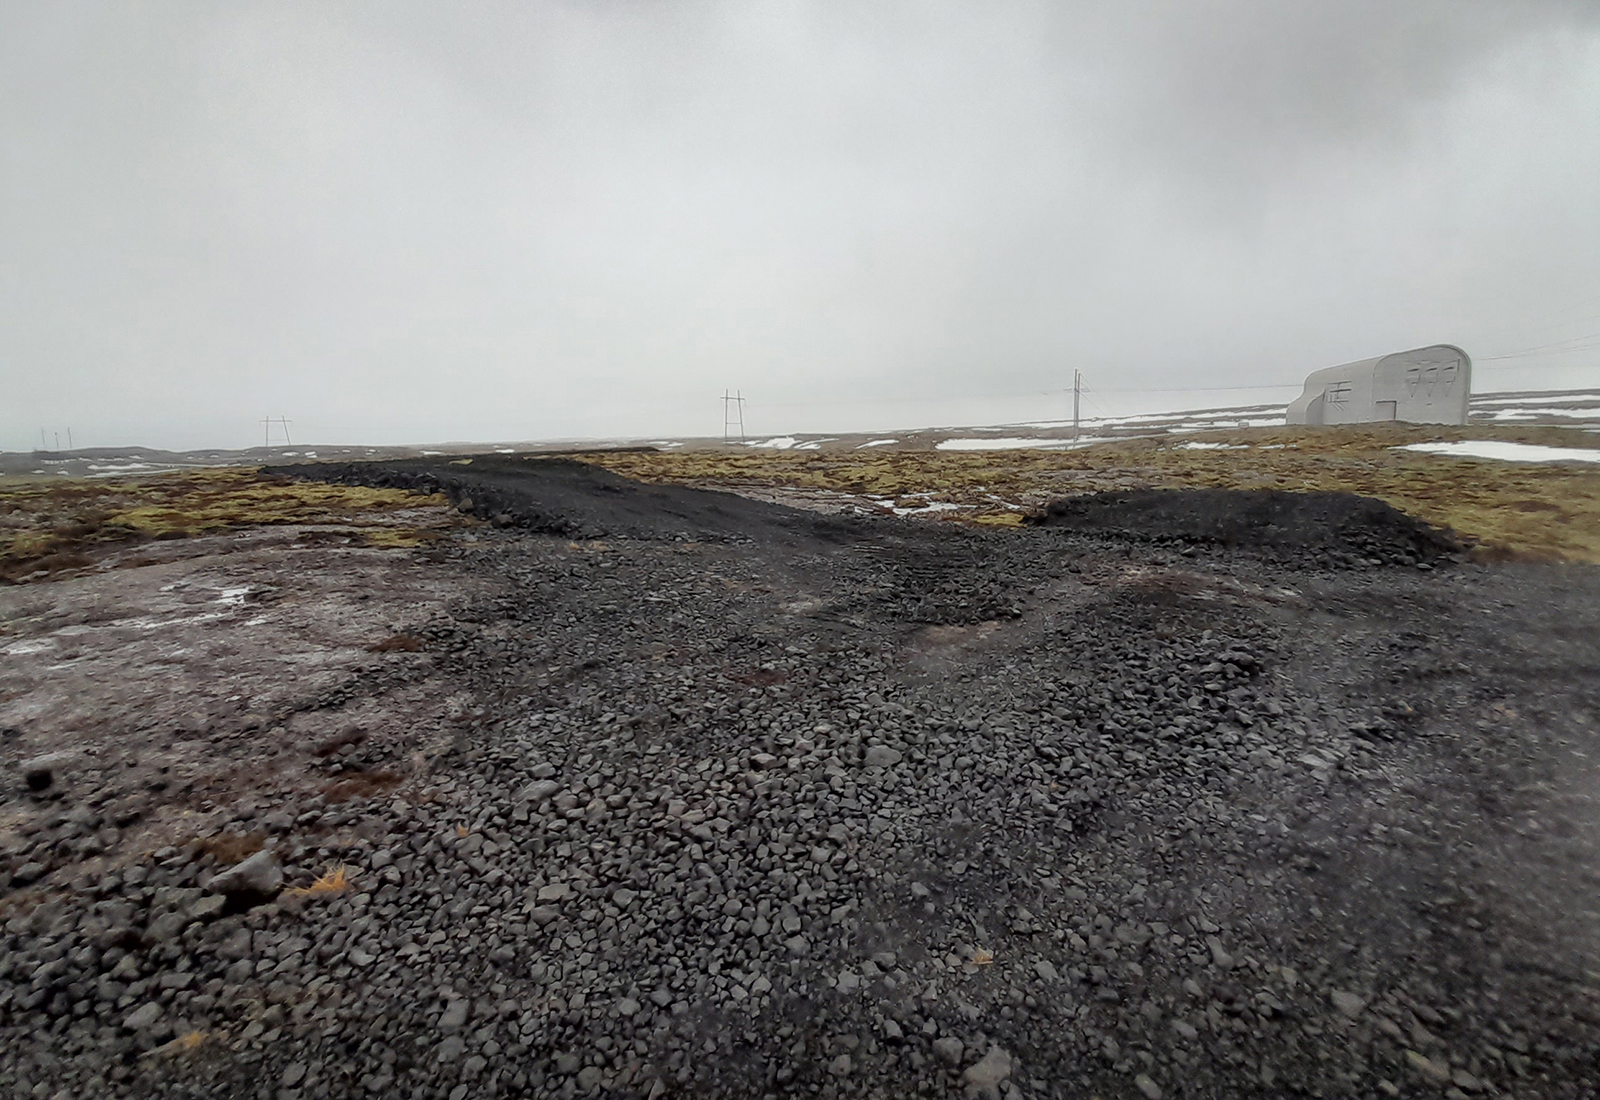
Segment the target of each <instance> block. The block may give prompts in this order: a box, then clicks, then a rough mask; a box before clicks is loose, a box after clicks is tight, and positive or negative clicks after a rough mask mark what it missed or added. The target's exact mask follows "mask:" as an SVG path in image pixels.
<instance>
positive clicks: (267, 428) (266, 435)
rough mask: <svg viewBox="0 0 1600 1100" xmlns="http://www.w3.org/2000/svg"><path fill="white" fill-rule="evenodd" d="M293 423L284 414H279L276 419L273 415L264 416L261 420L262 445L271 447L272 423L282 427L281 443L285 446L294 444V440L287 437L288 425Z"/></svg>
mask: <svg viewBox="0 0 1600 1100" xmlns="http://www.w3.org/2000/svg"><path fill="white" fill-rule="evenodd" d="M293 423H294V421H292V420H290V419H289V418H288V417H285V416H280V417H277V418H276V419H274V418H273V417H270V416H269V417H267V418H265V419H264V420H262V421H261V445H262V446H263V447H271V446H272V426H273V425H274V424H276V425H278V427H280V428H282V429H283V445H284V446H285V447H292V446H294V440H292V439H290V438H289V425H290V424H293Z"/></svg>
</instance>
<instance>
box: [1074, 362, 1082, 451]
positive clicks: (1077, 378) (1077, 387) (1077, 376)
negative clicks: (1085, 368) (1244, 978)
mask: <svg viewBox="0 0 1600 1100" xmlns="http://www.w3.org/2000/svg"><path fill="white" fill-rule="evenodd" d="M1082 396H1083V372H1082V371H1081V370H1074V371H1073V372H1072V439H1073V442H1077V439H1078V401H1079V399H1080V398H1081V397H1082Z"/></svg>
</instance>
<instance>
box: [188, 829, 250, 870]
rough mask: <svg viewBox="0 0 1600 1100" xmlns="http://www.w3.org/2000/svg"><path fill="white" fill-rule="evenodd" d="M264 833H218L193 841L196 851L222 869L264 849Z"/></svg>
mask: <svg viewBox="0 0 1600 1100" xmlns="http://www.w3.org/2000/svg"><path fill="white" fill-rule="evenodd" d="M266 844H267V834H266V833H219V834H218V835H216V836H208V837H201V838H200V839H199V840H196V841H194V848H195V850H196V851H199V852H205V853H207V854H209V855H210V856H211V858H212V859H214V860H216V861H217V864H218V865H219V866H222V867H231V866H233V865H234V864H235V863H238V862H240V861H241V860H244V859H248V858H249V857H250V856H253V855H255V854H256V853H257V852H259V851H261V849H262V848H264V847H266Z"/></svg>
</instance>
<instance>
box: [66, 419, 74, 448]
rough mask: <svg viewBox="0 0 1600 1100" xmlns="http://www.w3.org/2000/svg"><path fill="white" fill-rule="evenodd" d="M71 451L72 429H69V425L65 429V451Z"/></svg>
mask: <svg viewBox="0 0 1600 1100" xmlns="http://www.w3.org/2000/svg"><path fill="white" fill-rule="evenodd" d="M72 449H73V447H72V427H71V425H68V427H67V450H69V451H70V450H72Z"/></svg>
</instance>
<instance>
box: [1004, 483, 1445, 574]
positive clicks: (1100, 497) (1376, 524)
mask: <svg viewBox="0 0 1600 1100" xmlns="http://www.w3.org/2000/svg"><path fill="white" fill-rule="evenodd" d="M1028 522H1029V523H1031V524H1033V525H1034V526H1040V527H1065V528H1069V529H1071V530H1074V531H1084V532H1095V533H1098V534H1107V535H1115V536H1118V537H1120V538H1128V539H1138V540H1140V541H1145V542H1162V543H1179V542H1183V543H1205V544H1209V545H1214V546H1224V547H1229V548H1234V549H1245V550H1251V551H1255V552H1257V553H1266V554H1268V555H1270V556H1274V557H1278V558H1283V557H1287V556H1294V557H1299V558H1305V559H1310V560H1314V561H1317V562H1319V563H1321V564H1325V565H1326V564H1333V565H1356V564H1383V565H1415V564H1418V563H1422V564H1426V565H1432V564H1433V563H1435V562H1438V561H1439V560H1440V559H1449V560H1455V559H1457V558H1459V556H1460V555H1461V553H1462V550H1463V547H1462V545H1461V543H1460V542H1459V541H1458V540H1457V539H1456V537H1455V536H1454V535H1453V534H1452V533H1450V532H1448V531H1442V530H1440V529H1439V528H1437V527H1433V526H1431V525H1429V524H1427V523H1424V522H1422V521H1421V520H1418V519H1414V518H1412V517H1411V516H1408V515H1406V514H1405V513H1404V512H1401V511H1398V510H1396V509H1395V508H1393V507H1392V506H1390V505H1389V504H1387V503H1385V502H1384V501H1381V500H1375V499H1373V498H1372V497H1362V496H1356V495H1354V494H1352V493H1328V492H1318V493H1288V492H1283V491H1281V490H1278V489H1251V490H1242V491H1241V490H1234V489H1141V490H1138V491H1135V492H1118V493H1094V494H1091V495H1087V496H1079V497H1071V498H1068V499H1066V500H1059V501H1056V502H1054V503H1052V504H1050V505H1049V506H1048V507H1047V508H1046V509H1045V510H1044V511H1043V512H1042V513H1039V514H1038V515H1035V516H1032V517H1029V520H1028Z"/></svg>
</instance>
